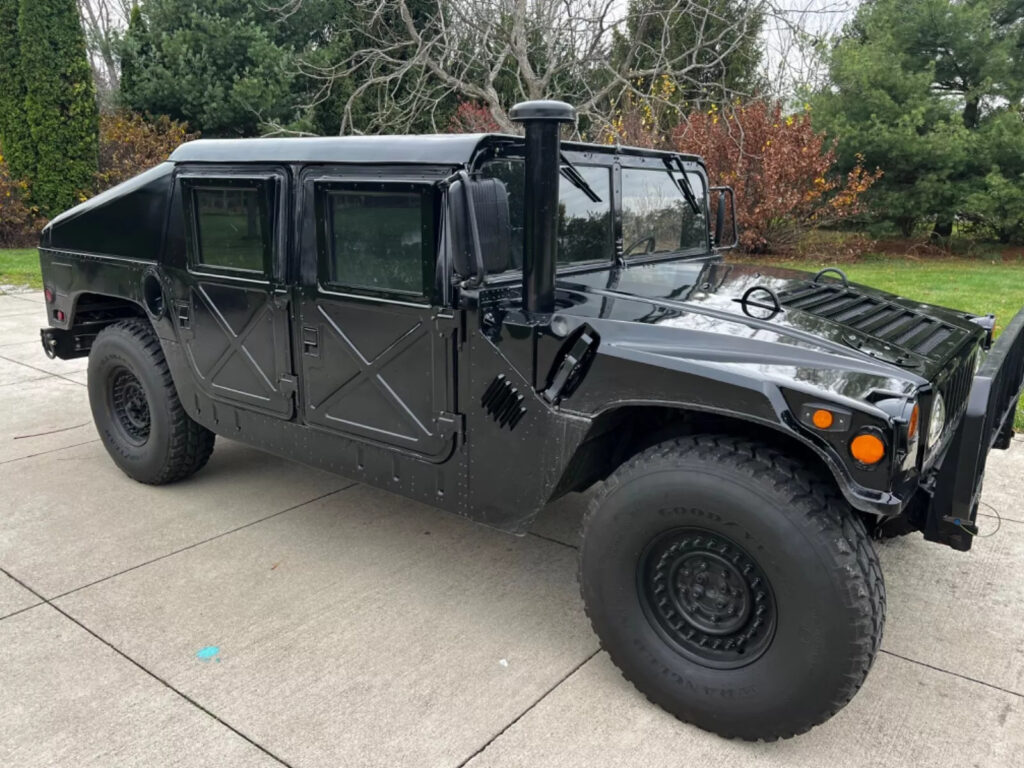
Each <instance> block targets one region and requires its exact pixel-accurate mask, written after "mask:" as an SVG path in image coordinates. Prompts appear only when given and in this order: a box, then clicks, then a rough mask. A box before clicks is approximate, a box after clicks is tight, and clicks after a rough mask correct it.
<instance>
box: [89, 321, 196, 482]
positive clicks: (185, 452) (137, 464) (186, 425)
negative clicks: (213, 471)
mask: <svg viewBox="0 0 1024 768" xmlns="http://www.w3.org/2000/svg"><path fill="white" fill-rule="evenodd" d="M126 382H127V384H126ZM115 390H116V393H117V394H115ZM126 390H127V391H129V392H130V395H129V398H130V399H132V402H133V403H134V404H135V406H136V407H135V408H134V409H131V408H126V407H125V406H124V405H123V402H122V401H123V400H124V399H125V396H124V392H125V391H126ZM143 397H144V401H145V407H143ZM89 405H90V407H91V408H92V416H93V421H94V422H95V423H96V430H97V431H98V432H99V435H100V438H101V439H102V440H103V445H104V446H105V447H106V449H107V453H109V454H110V457H111V458H112V459H113V460H114V463H115V464H117V466H119V467H120V468H121V469H122V470H123V471H124V473H125V474H126V475H128V476H129V477H131V478H133V479H135V480H138V481H139V482H140V483H147V484H149V485H163V484H165V483H173V482H175V481H177V480H183V479H185V478H186V477H189V476H191V475H193V474H195V473H196V472H198V471H199V470H200V469H202V468H203V466H204V465H205V464H206V462H207V461H209V459H210V454H212V453H213V443H214V439H215V437H216V436H215V435H214V433H213V432H211V431H210V430H208V429H206V428H205V427H203V426H201V425H200V424H198V423H196V422H195V421H193V420H192V419H191V418H190V417H189V415H188V414H187V413H185V409H184V408H182V406H181V401H180V400H179V399H178V393H177V391H176V390H175V388H174V382H173V381H172V379H171V372H170V370H169V369H168V367H167V361H166V360H165V359H164V353H163V350H162V349H161V348H160V341H159V340H158V339H157V337H156V334H155V333H154V331H153V327H152V326H151V325H150V324H149V323H148V322H147V321H145V320H122V321H120V322H117V323H114V324H113V325H109V326H107V327H106V328H104V329H103V330H102V331H100V333H99V334H98V335H97V336H96V339H95V341H94V342H93V345H92V349H91V351H90V353H89ZM126 412H127V413H129V415H125V414H126ZM146 422H148V424H147V423H146Z"/></svg>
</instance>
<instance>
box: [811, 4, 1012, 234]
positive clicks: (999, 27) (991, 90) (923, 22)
mask: <svg viewBox="0 0 1024 768" xmlns="http://www.w3.org/2000/svg"><path fill="white" fill-rule="evenodd" d="M1022 22H1024V2H1021V0H960V2H951V1H950V0H874V1H873V2H871V3H865V4H864V5H862V6H861V7H860V8H859V10H858V12H857V14H856V16H855V17H854V19H853V21H852V22H851V23H850V24H849V25H848V26H847V28H846V30H845V31H844V34H843V36H842V37H841V39H840V40H839V42H838V43H837V44H836V46H835V47H834V49H833V50H832V52H831V55H830V79H831V83H830V85H829V86H828V87H827V88H826V89H824V90H823V92H822V93H820V94H818V95H817V97H816V98H815V99H814V110H813V114H814V120H815V123H816V125H817V126H818V127H819V128H823V129H825V130H827V131H828V132H829V133H830V134H831V135H832V136H834V137H836V138H837V139H838V140H839V158H840V165H841V167H842V169H843V170H848V169H850V168H852V167H853V166H854V165H855V164H856V162H857V155H858V154H859V155H862V156H863V158H864V165H865V166H867V167H869V168H871V167H875V166H878V167H880V168H882V169H883V170H884V171H885V175H884V176H883V177H882V179H881V180H880V181H879V182H878V183H877V184H876V185H875V187H874V188H873V189H872V191H871V193H870V194H871V197H872V198H873V201H874V203H875V208H876V209H877V210H879V211H883V212H884V215H885V216H886V218H888V219H890V220H892V221H894V222H895V223H896V224H897V225H898V226H899V227H900V229H901V230H902V231H903V233H904V234H908V235H909V234H911V233H912V232H913V231H914V228H915V225H916V224H918V223H919V222H920V221H922V220H924V219H928V220H931V221H932V222H933V226H934V230H933V231H934V232H935V234H937V235H940V236H947V235H949V234H950V233H951V231H952V228H953V221H954V216H955V215H959V216H960V217H961V219H962V220H963V221H965V222H967V223H969V224H975V225H978V226H981V227H984V228H985V229H987V230H988V231H989V232H990V233H992V234H994V235H996V236H998V237H1000V238H1001V239H1008V238H1011V237H1018V236H1019V235H1017V234H1014V233H1015V232H1018V231H1021V230H1024V207H1021V206H1020V201H1021V200H1024V175H1022V174H1024V153H1021V151H1020V147H1021V146H1022V145H1024V122H1022V119H1021V118H1022V97H1024V24H1022ZM1014 147H1015V149H1013V148H1014ZM1014 190H1016V191H1014ZM1014 201H1017V202H1014Z"/></svg>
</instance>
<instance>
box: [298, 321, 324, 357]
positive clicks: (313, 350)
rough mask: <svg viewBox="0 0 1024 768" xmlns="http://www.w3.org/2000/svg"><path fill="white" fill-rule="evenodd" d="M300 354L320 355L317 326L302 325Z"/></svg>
mask: <svg viewBox="0 0 1024 768" xmlns="http://www.w3.org/2000/svg"><path fill="white" fill-rule="evenodd" d="M302 354H304V355H309V356H310V357H320V330H319V329H318V328H312V327H310V326H308V325H304V326H302Z"/></svg>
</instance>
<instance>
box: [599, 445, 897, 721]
mask: <svg viewBox="0 0 1024 768" xmlns="http://www.w3.org/2000/svg"><path fill="white" fill-rule="evenodd" d="M666 536H669V537H673V538H670V539H668V541H670V542H673V547H675V548H666V547H665V545H661V544H659V545H658V546H659V547H660V549H656V550H655V552H656V553H663V554H662V556H661V557H660V558H658V559H657V560H656V562H655V563H654V565H648V564H647V563H648V561H649V559H650V558H651V555H650V554H645V553H650V552H651V547H652V544H651V542H652V541H655V542H663V541H666V539H665V538H664V537H666ZM694 542H696V544H694ZM694 546H696V547H698V548H700V547H705V548H707V551H708V552H709V556H710V558H711V560H710V562H712V563H713V564H714V563H715V562H718V563H721V564H722V565H723V566H724V567H723V568H721V569H719V570H720V575H722V576H723V577H725V579H726V580H723V581H722V582H721V583H719V584H718V591H717V592H715V593H712V591H711V587H706V588H705V589H706V591H705V592H703V593H702V595H703V596H702V597H701V599H704V600H706V599H707V595H709V594H715V595H716V596H719V595H722V594H723V587H727V586H729V585H730V584H732V582H729V581H727V579H729V578H732V576H731V575H730V574H732V573H733V572H732V571H730V570H729V562H728V560H730V559H731V560H732V562H733V563H738V564H739V566H740V567H742V568H743V569H744V570H743V573H744V574H747V575H746V576H743V577H742V578H746V579H751V578H752V577H753V576H754V575H757V574H758V573H760V574H762V575H763V577H764V580H763V581H759V582H758V585H759V586H757V587H755V588H753V589H754V591H748V592H747V593H744V594H745V595H747V598H742V599H748V598H749V599H748V602H747V603H745V605H746V607H747V608H748V609H749V608H750V607H758V608H759V607H760V604H755V603H754V602H753V600H754V597H753V595H755V594H757V595H760V597H758V598H757V599H758V600H762V601H763V602H762V604H764V605H765V606H766V607H770V608H773V609H774V615H773V616H772V621H773V622H774V623H773V625H772V626H773V627H774V629H773V631H772V632H771V634H770V636H769V634H768V632H767V628H766V627H767V624H762V625H761V627H760V628H759V629H757V630H756V631H755V630H750V632H749V633H748V635H749V637H752V638H755V639H756V638H760V639H759V640H756V642H755V640H753V639H751V640H747V641H743V637H744V636H741V635H739V634H738V630H737V637H740V641H737V642H736V643H735V644H734V646H733V648H732V649H731V650H725V649H724V644H725V643H727V642H728V641H727V640H721V639H719V638H718V636H715V635H706V634H701V633H700V632H699V631H698V632H696V634H694V626H696V625H695V624H694V620H695V618H696V620H703V619H704V615H703V614H697V613H694V611H693V606H694V605H695V603H694V602H693V600H694V599H695V598H693V594H694V592H693V591H692V590H694V589H695V587H693V586H691V584H692V582H691V581H688V579H691V578H693V577H692V576H686V577H684V576H682V575H680V574H687V573H691V569H685V570H684V569H683V566H684V565H686V564H687V563H690V564H693V563H698V564H699V563H700V562H703V561H700V559H699V558H698V559H697V560H694V559H693V557H694V552H693V551H690V550H688V549H686V548H687V547H694ZM666 552H667V553H669V554H670V555H672V556H676V557H678V556H679V555H678V553H680V552H682V553H683V554H682V558H683V559H682V560H676V561H672V560H671V559H669V560H666V557H667V555H665V554H664V553H666ZM720 553H721V557H724V558H726V559H718V560H714V558H716V557H719V554H720ZM697 554H698V555H703V554H704V553H703V552H697ZM747 556H749V560H748V559H747ZM686 558H690V559H686ZM751 561H752V562H751ZM666 562H673V563H675V564H674V565H672V566H671V567H672V568H675V569H676V570H674V571H671V573H672V574H674V575H673V577H672V578H671V579H667V580H666V579H663V578H662V580H661V581H658V580H657V579H653V580H652V579H648V574H650V573H655V574H657V575H658V576H659V578H660V575H661V574H662V573H663V572H669V571H663V570H661V569H663V568H664V567H665V566H664V563H666ZM679 562H682V563H683V565H679V564H678V563H679ZM744 563H747V565H744ZM703 564H704V565H705V566H706V565H707V563H706V562H704V563H703ZM652 569H654V570H653V571H652ZM708 573H710V572H708ZM706 577H707V574H705V582H704V583H708V582H706ZM677 579H678V581H677ZM764 581H766V582H767V585H768V590H764V589H763V586H764ZM650 584H654V587H653V588H651V587H650V586H649V585H650ZM673 584H682V586H680V587H678V590H679V592H677V593H676V594H674V595H671V596H670V597H671V600H664V599H663V598H664V597H665V595H666V594H667V591H666V585H668V588H669V589H671V588H672V585H673ZM659 588H660V591H659ZM580 590H581V592H582V595H583V601H584V605H585V607H586V611H587V615H588V616H589V617H590V621H591V624H592V625H593V627H594V630H595V632H596V633H597V635H598V637H599V638H600V640H601V645H602V647H603V648H604V649H605V650H606V651H607V652H608V655H609V656H610V657H611V659H612V661H613V662H614V663H615V664H616V666H618V667H619V669H620V670H621V671H622V674H623V676H624V677H625V678H626V679H627V680H629V681H630V682H632V683H633V684H634V685H635V686H636V687H637V688H638V689H639V690H640V691H641V692H642V693H644V694H645V695H646V696H647V697H648V698H649V699H650V700H651V701H652V702H654V703H655V704H658V705H659V706H661V707H662V708H664V709H665V710H667V711H668V712H670V713H671V714H673V715H675V716H676V717H677V718H679V719H680V720H683V721H685V722H688V723H692V724H694V725H697V726H699V727H701V728H704V729H706V730H709V731H713V732H715V733H718V734H720V735H722V736H725V737H729V738H742V739H748V740H757V739H765V740H775V739H778V738H789V737H791V736H794V735H796V734H799V733H803V732H804V731H807V730H809V729H810V728H812V727H813V726H815V725H817V724H819V723H822V722H824V721H825V720H827V719H828V718H830V717H831V716H832V715H834V714H835V713H836V712H838V711H839V710H840V709H842V707H843V706H845V705H846V704H847V702H849V701H850V699H851V698H852V697H853V695H854V694H855V693H856V692H857V690H858V689H859V688H860V686H861V684H862V683H863V681H864V678H865V677H866V676H867V673H868V670H869V669H870V668H871V664H872V662H873V661H874V658H875V654H876V653H877V652H878V647H879V643H880V642H881V638H882V627H883V624H884V621H885V585H884V583H883V581H882V572H881V569H880V568H879V564H878V558H877V556H876V554H875V551H874V549H873V547H872V545H871V541H870V539H869V537H868V534H867V532H866V530H865V528H864V525H863V523H862V522H861V521H860V519H859V518H858V517H857V515H856V514H855V513H854V512H853V510H852V509H850V507H849V506H848V505H847V504H846V502H845V501H844V500H843V499H842V497H841V496H840V495H839V493H838V491H837V489H836V488H835V486H834V484H833V483H831V482H830V478H825V477H822V476H820V475H819V474H818V473H817V472H815V471H812V470H810V469H809V468H807V467H805V466H803V465H802V464H800V463H799V462H796V461H793V460H792V459H790V458H788V457H786V456H785V455H783V454H782V453H780V452H779V451H778V450H777V449H775V448H772V447H770V446H768V445H765V444H763V443H759V442H753V441H749V440H744V439H742V438H737V437H733V436H728V435H700V436H690V437H684V438H677V439H673V440H670V441H667V442H664V443H660V444H658V445H655V446H653V447H651V448H649V449H647V450H645V451H643V452H642V453H640V454H638V455H636V456H634V457H633V458H631V459H630V460H628V461H627V462H626V463H624V464H623V465H622V466H621V467H619V468H618V469H617V470H616V471H615V472H614V473H613V474H612V475H611V476H610V477H609V478H608V479H607V480H606V481H605V483H604V485H603V487H602V488H601V489H600V490H599V491H598V492H597V493H596V495H595V497H594V499H593V501H592V502H591V505H590V508H589V510H588V513H587V515H586V517H585V518H584V521H583V543H582V547H581V550H580ZM725 591H726V592H728V594H733V592H734V590H731V589H729V590H725ZM735 593H736V594H740V590H735ZM680 595H681V596H680ZM736 599H737V600H740V599H741V598H736ZM659 601H661V602H659ZM722 605H723V603H722V602H716V604H715V606H712V608H713V609H714V608H715V607H717V608H721V607H722ZM665 606H668V608H666V607H665ZM673 607H674V608H675V609H679V610H678V612H677V613H676V614H671V611H670V609H673ZM697 610H700V608H698V609H697ZM728 610H729V611H730V612H732V611H734V610H735V605H734V604H729V605H728ZM665 611H669V614H668V615H669V619H665V618H664V615H665V614H664V613H662V612H665ZM688 611H689V612H688ZM684 614H685V615H684ZM673 615H674V616H675V618H672V616H673ZM730 615H731V614H730ZM744 615H747V616H753V615H754V614H752V613H750V611H749V610H747V611H746V613H745V614H744ZM764 615H765V616H766V617H767V616H768V615H769V611H765V614H764ZM683 619H685V621H684V620H683ZM726 619H727V621H732V619H729V618H728V617H726ZM677 620H678V624H679V627H680V628H681V629H679V632H678V633H676V629H675V625H674V624H672V622H675V621H677ZM712 621H721V618H716V619H712ZM746 621H747V622H748V623H747V625H744V626H745V627H750V626H753V624H752V619H750V618H748V619H746ZM665 622H669V623H665ZM700 626H705V625H703V624H701V625H700ZM708 626H711V627H712V630H711V631H718V630H721V628H722V626H721V625H720V624H714V625H708ZM686 633H689V635H690V637H687V635H686ZM758 633H760V634H758ZM709 637H710V638H711V642H712V643H714V642H719V643H723V650H721V651H719V650H712V649H711V648H710V647H708V646H702V645H701V640H702V639H703V640H705V641H706V640H708V638H709ZM765 638H770V639H767V640H766V639H765ZM676 640H678V644H675V645H674V644H673V643H675V642H676ZM741 641H743V642H741ZM744 642H746V643H747V645H748V646H749V647H743V645H744ZM746 651H749V652H750V655H749V656H747V657H743V656H742V655H741V654H743V653H744V652H746ZM684 654H688V655H684ZM715 654H719V655H715ZM730 654H731V655H730ZM712 655H715V656H714V659H713V660H709V658H706V657H710V656H712ZM748 658H751V659H752V660H750V661H747V659H748ZM716 664H717V665H718V667H717V668H716V667H715V666H714V665H716ZM709 665H711V666H709ZM723 665H724V666H725V667H727V668H722V666H723Z"/></svg>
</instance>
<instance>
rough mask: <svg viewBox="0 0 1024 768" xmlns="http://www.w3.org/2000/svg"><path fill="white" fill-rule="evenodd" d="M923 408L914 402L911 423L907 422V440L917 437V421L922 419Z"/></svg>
mask: <svg viewBox="0 0 1024 768" xmlns="http://www.w3.org/2000/svg"><path fill="white" fill-rule="evenodd" d="M920 416H921V409H920V407H919V406H918V405H917V403H914V410H912V411H911V412H910V423H909V424H907V440H911V441H912V440H913V439H914V438H915V437H917V423H918V421H919V420H920Z"/></svg>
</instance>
